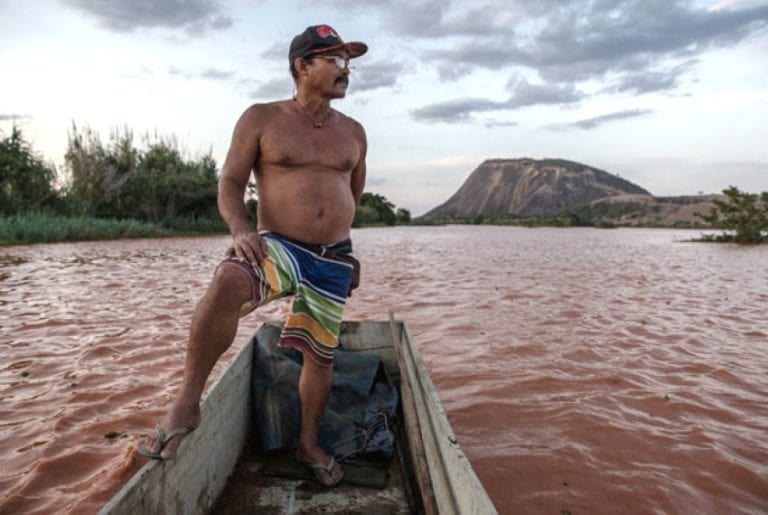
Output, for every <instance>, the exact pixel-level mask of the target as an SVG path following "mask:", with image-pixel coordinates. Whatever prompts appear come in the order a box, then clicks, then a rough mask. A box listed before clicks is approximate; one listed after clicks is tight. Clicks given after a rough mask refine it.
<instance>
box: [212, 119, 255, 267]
mask: <svg viewBox="0 0 768 515" xmlns="http://www.w3.org/2000/svg"><path fill="white" fill-rule="evenodd" d="M260 118H261V116H260V114H259V106H258V105H254V106H251V107H249V108H248V109H246V110H245V112H244V113H243V114H242V116H240V119H239V120H238V121H237V124H236V125H235V130H234V132H233V134H232V143H231V144H230V146H229V151H228V152H227V158H226V160H225V161H224V166H223V168H222V171H221V178H220V179H219V195H218V204H219V212H220V213H221V217H222V218H223V219H224V222H226V224H227V227H229V232H230V233H231V234H232V240H233V241H232V247H231V248H230V249H229V250H228V252H227V253H228V255H229V256H236V257H238V258H239V259H245V260H247V261H250V262H251V263H258V264H259V265H261V264H263V261H264V256H266V255H267V249H266V244H265V243H264V241H263V240H262V239H261V238H260V237H259V234H258V233H257V232H256V231H255V230H253V228H251V226H250V224H249V223H248V214H247V213H246V211H245V202H244V200H243V197H244V195H245V188H246V186H247V185H248V180H249V179H250V177H251V171H252V170H253V166H254V165H255V163H256V162H257V161H258V158H259V136H260V132H261V131H260V128H261V124H262V123H263V120H262V119H260Z"/></svg>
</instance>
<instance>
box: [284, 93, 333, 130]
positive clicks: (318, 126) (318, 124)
mask: <svg viewBox="0 0 768 515" xmlns="http://www.w3.org/2000/svg"><path fill="white" fill-rule="evenodd" d="M293 101H294V102H296V105H297V106H299V109H300V110H301V112H302V113H304V116H306V117H307V119H308V120H309V121H310V123H311V124H312V126H313V127H314V128H315V129H322V128H323V123H324V122H325V120H327V119H328V117H329V116H331V109H330V108H328V112H327V113H325V115H324V116H323V117H322V118H320V119H319V120H318V121H315V120H313V119H312V117H311V116H310V115H309V113H308V112H307V111H306V110H305V109H304V106H303V105H301V103H300V102H299V101H298V100H297V99H296V97H293Z"/></svg>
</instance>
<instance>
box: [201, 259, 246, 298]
mask: <svg viewBox="0 0 768 515" xmlns="http://www.w3.org/2000/svg"><path fill="white" fill-rule="evenodd" d="M208 291H209V293H210V294H212V295H213V296H215V297H217V298H221V299H223V300H225V301H229V302H233V303H234V304H236V305H237V306H238V307H239V306H240V305H242V304H243V303H244V302H246V301H248V300H250V299H251V297H252V286H251V280H250V279H249V278H248V276H247V275H246V272H245V271H244V270H239V269H238V268H236V265H228V264H222V265H221V266H219V267H218V268H217V269H216V272H215V273H214V274H213V279H212V280H211V284H210V286H209V287H208Z"/></svg>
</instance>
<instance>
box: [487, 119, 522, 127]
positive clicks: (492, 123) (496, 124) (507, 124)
mask: <svg viewBox="0 0 768 515" xmlns="http://www.w3.org/2000/svg"><path fill="white" fill-rule="evenodd" d="M516 125H518V123H517V122H509V121H504V120H496V119H493V118H491V119H488V120H483V127H485V128H486V129H495V128H496V127H514V126H516Z"/></svg>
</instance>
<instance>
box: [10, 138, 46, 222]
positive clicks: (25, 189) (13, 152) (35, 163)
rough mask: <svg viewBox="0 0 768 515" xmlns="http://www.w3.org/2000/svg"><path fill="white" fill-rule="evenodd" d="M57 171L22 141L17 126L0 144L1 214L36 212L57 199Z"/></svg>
mask: <svg viewBox="0 0 768 515" xmlns="http://www.w3.org/2000/svg"><path fill="white" fill-rule="evenodd" d="M55 179H56V171H55V169H54V168H53V167H52V166H49V165H47V164H46V163H45V162H44V161H43V160H42V158H41V157H39V156H38V155H37V154H36V153H35V151H34V150H33V149H32V146H31V145H30V144H29V143H28V142H26V141H25V140H24V136H23V134H22V132H21V129H19V128H18V127H17V126H15V125H14V126H13V128H12V129H11V135H10V136H8V137H6V138H4V139H3V140H2V141H0V215H12V214H16V213H23V212H29V211H36V210H39V209H40V208H43V207H47V206H49V205H51V204H52V203H53V201H54V200H56V191H55V189H54V187H53V184H54V181H55Z"/></svg>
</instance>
